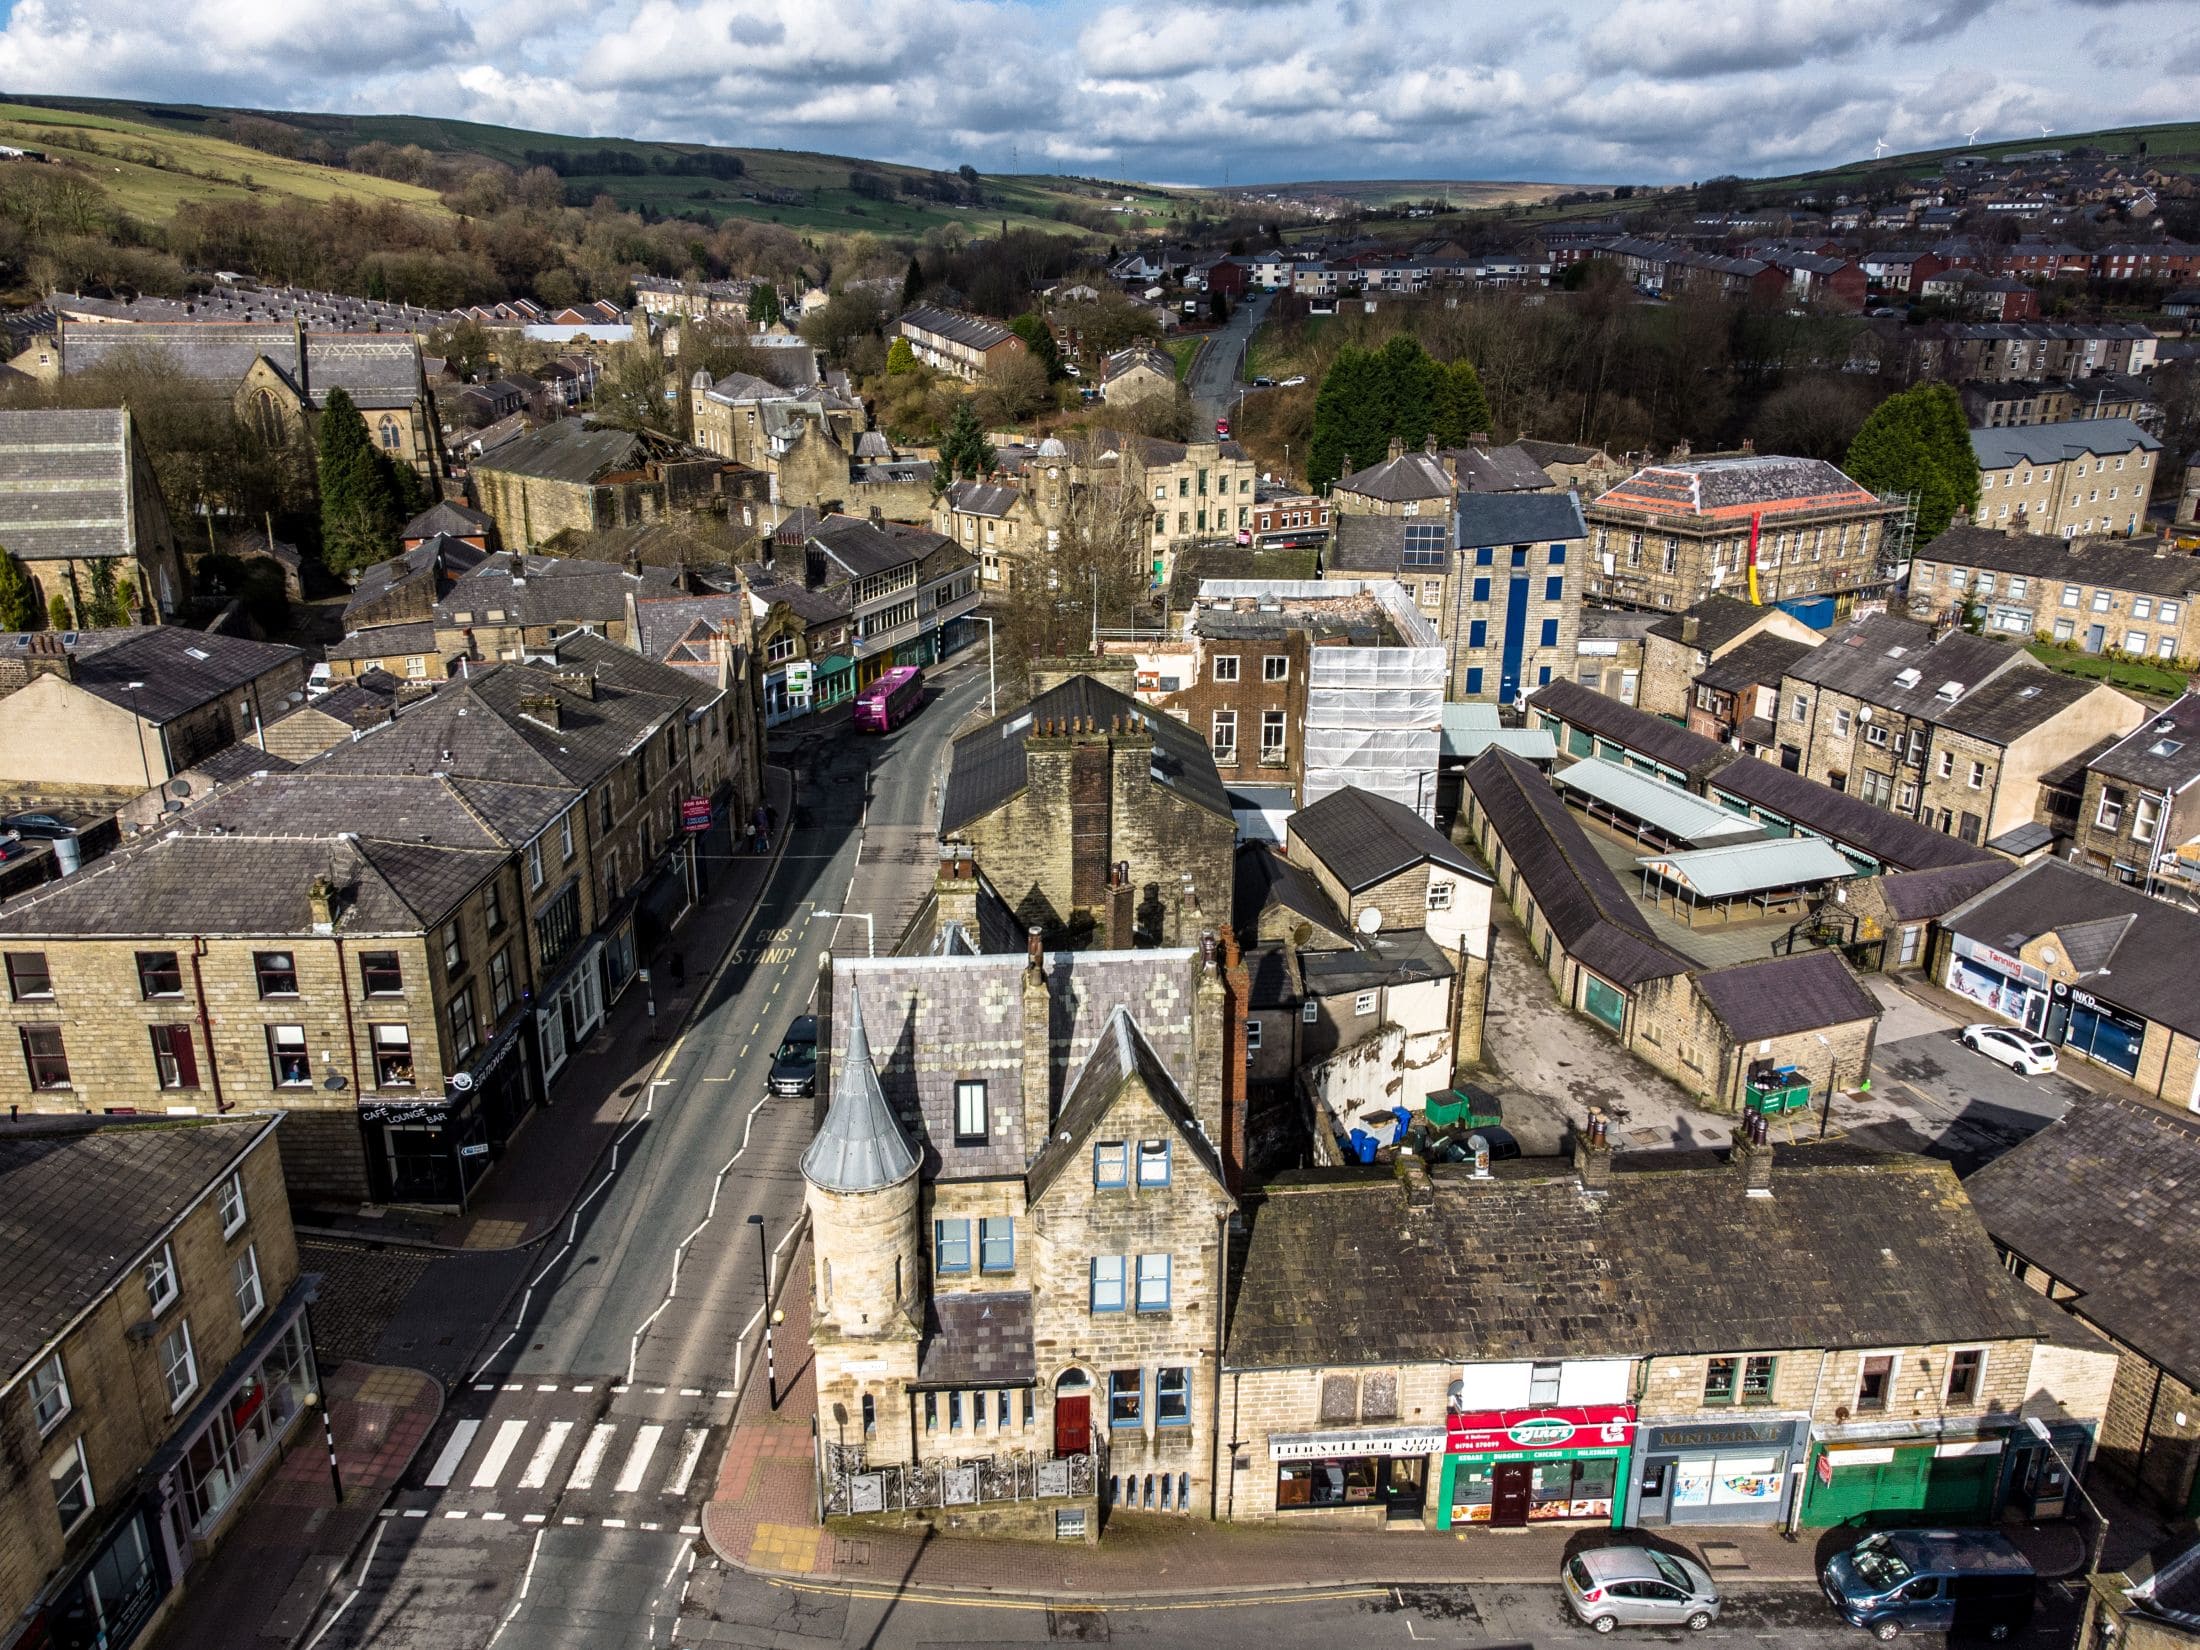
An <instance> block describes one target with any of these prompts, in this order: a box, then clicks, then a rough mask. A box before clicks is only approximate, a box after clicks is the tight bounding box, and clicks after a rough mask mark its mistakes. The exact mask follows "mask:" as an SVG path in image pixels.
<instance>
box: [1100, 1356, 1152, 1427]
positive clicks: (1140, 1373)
mask: <svg viewBox="0 0 2200 1650" xmlns="http://www.w3.org/2000/svg"><path fill="white" fill-rule="evenodd" d="M1145 1411H1146V1372H1145V1371H1144V1370H1142V1369H1111V1370H1109V1371H1108V1425H1109V1426H1110V1427H1135V1426H1136V1425H1138V1423H1139V1421H1140V1420H1142V1419H1143V1418H1144V1416H1145Z"/></svg>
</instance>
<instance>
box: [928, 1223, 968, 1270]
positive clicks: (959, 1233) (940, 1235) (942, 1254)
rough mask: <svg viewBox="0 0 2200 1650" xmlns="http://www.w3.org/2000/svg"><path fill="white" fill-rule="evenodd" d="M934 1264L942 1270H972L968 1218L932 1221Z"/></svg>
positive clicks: (935, 1267) (936, 1268)
mask: <svg viewBox="0 0 2200 1650" xmlns="http://www.w3.org/2000/svg"><path fill="white" fill-rule="evenodd" d="M932 1265H933V1268H934V1270H936V1271H941V1272H967V1271H969V1270H970V1222H969V1221H967V1220H935V1221H934V1222H932Z"/></svg>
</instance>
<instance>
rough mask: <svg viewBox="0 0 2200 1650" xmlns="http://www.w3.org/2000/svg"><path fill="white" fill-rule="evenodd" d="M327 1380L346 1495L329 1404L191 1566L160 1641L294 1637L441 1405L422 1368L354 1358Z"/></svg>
mask: <svg viewBox="0 0 2200 1650" xmlns="http://www.w3.org/2000/svg"><path fill="white" fill-rule="evenodd" d="M321 1390H322V1394H323V1396H324V1398H325V1400H326V1401H327V1403H328V1405H329V1414H330V1416H331V1418H332V1420H333V1424H334V1427H335V1432H336V1465H337V1471H338V1473H339V1474H340V1475H341V1477H342V1479H343V1484H344V1499H343V1501H342V1502H341V1503H339V1502H338V1501H337V1499H336V1489H335V1485H334V1484H333V1483H332V1482H331V1480H330V1477H329V1465H328V1450H327V1447H326V1445H325V1443H324V1441H323V1431H322V1426H321V1420H320V1416H319V1413H318V1411H317V1410H309V1411H307V1412H306V1414H305V1416H304V1418H303V1420H302V1421H301V1423H300V1425H299V1428H298V1433H297V1436H296V1438H295V1439H294V1440H293V1441H292V1443H291V1444H290V1446H289V1448H288V1451H287V1452H286V1453H285V1455H284V1457H283V1459H282V1461H281V1463H280V1464H279V1465H278V1466H277V1467H276V1468H275V1470H274V1471H273V1472H272V1473H270V1474H269V1475H268V1476H267V1477H266V1478H264V1479H263V1480H262V1481H261V1482H260V1484H259V1486H258V1488H257V1489H256V1490H255V1492H254V1494H253V1498H252V1503H251V1505H250V1506H248V1507H247V1508H246V1509H245V1511H244V1513H243V1515H242V1516H241V1517H239V1518H238V1520H237V1522H236V1523H235V1524H234V1525H232V1526H231V1527H230V1528H229V1529H228V1530H227V1531H226V1532H225V1533H224V1535H223V1536H222V1541H221V1545H220V1546H219V1547H218V1548H217V1549H216V1550H215V1553H214V1556H213V1557H212V1558H211V1559H209V1560H207V1561H205V1562H204V1563H202V1564H201V1565H200V1566H199V1567H198V1568H196V1569H194V1570H193V1571H191V1573H190V1575H189V1577H188V1581H187V1585H186V1588H185V1591H184V1594H183V1598H182V1600H181V1602H180V1603H179V1604H178V1605H177V1606H176V1608H175V1609H174V1611H173V1612H172V1613H171V1614H170V1615H169V1616H168V1618H167V1621H166V1623H165V1624H164V1625H163V1627H162V1629H161V1632H160V1637H159V1643H160V1645H161V1647H162V1650H235V1647H236V1646H238V1645H240V1644H250V1643H252V1642H253V1641H254V1640H255V1639H256V1638H260V1639H269V1640H274V1641H279V1642H281V1643H284V1644H293V1643H296V1642H297V1639H298V1637H299V1635H300V1634H301V1633H303V1632H304V1630H305V1628H306V1626H307V1624H308V1623H309V1622H310V1621H311V1620H312V1617H313V1612H314V1610H315V1608H316V1607H317V1606H318V1605H319V1603H320V1600H321V1595H322V1594H323V1593H324V1592H325V1591H326V1590H327V1588H328V1585H329V1583H330V1581H331V1580H333V1579H334V1578H335V1576H336V1575H337V1574H338V1572H339V1571H341V1570H342V1569H343V1568H344V1566H345V1565H346V1564H347V1563H348V1562H349V1560H350V1558H351V1556H352V1554H353V1553H354V1552H355V1551H356V1550H357V1548H358V1546H359V1544H360V1542H361V1541H363V1540H364V1539H366V1537H367V1533H368V1532H369V1531H370V1530H371V1529H373V1528H374V1527H375V1525H376V1524H377V1522H378V1519H377V1514H378V1513H379V1511H380V1509H381V1506H382V1500H383V1497H384V1496H385V1495H386V1494H387V1493H388V1492H389V1490H390V1488H391V1487H392V1486H393V1485H395V1484H396V1483H397V1481H398V1479H399V1478H401V1477H402V1476H403V1475H404V1472H405V1469H406V1468H407V1467H408V1466H410V1465H411V1463H412V1458H413V1456H414V1454H415V1453H416V1452H417V1451H418V1450H419V1448H420V1445H421V1442H422V1440H424V1439H425V1438H426V1437H427V1436H428V1434H429V1432H430V1430H431V1429H432V1428H433V1427H434V1425H435V1422H436V1417H437V1416H438V1415H440V1414H441V1413H442V1409H443V1387H442V1384H441V1383H440V1382H438V1381H437V1380H436V1379H435V1378H434V1377H433V1376H431V1375H427V1374H424V1373H423V1372H421V1371H420V1370H417V1369H394V1368H388V1367H385V1366H381V1365H376V1364H362V1363H352V1364H345V1365H343V1366H342V1367H340V1368H337V1369H333V1370H329V1371H327V1372H326V1373H325V1374H324V1376H323V1379H322V1382H321Z"/></svg>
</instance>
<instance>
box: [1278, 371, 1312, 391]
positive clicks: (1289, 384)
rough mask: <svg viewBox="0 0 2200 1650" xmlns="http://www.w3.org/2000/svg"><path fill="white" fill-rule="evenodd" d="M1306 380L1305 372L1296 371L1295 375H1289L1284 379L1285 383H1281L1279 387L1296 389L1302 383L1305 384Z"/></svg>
mask: <svg viewBox="0 0 2200 1650" xmlns="http://www.w3.org/2000/svg"><path fill="white" fill-rule="evenodd" d="M1305 382H1306V375H1305V374H1304V373H1295V374H1293V375H1292V376H1291V377H1289V378H1286V379H1285V380H1284V381H1283V383H1282V384H1281V385H1279V386H1278V388H1281V389H1286V390H1295V389H1297V388H1298V387H1299V386H1300V385H1301V384H1303V383H1305Z"/></svg>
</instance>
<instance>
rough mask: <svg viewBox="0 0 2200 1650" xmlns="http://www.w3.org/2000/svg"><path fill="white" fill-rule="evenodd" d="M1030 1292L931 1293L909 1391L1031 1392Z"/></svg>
mask: <svg viewBox="0 0 2200 1650" xmlns="http://www.w3.org/2000/svg"><path fill="white" fill-rule="evenodd" d="M1031 1323H1032V1309H1031V1291H1030V1290H1028V1289H986V1290H980V1291H973V1292H970V1293H963V1294H950V1295H943V1294H941V1293H940V1292H939V1291H938V1290H933V1291H931V1292H930V1294H929V1296H928V1298H927V1300H926V1304H925V1313H924V1339H923V1341H922V1342H920V1343H919V1345H918V1347H917V1378H916V1379H915V1380H914V1381H912V1382H911V1383H910V1386H911V1387H912V1389H916V1388H926V1387H929V1388H932V1389H934V1390H957V1391H962V1390H978V1393H979V1398H980V1399H981V1401H982V1400H983V1398H984V1395H985V1391H986V1390H990V1389H992V1388H995V1387H1018V1386H1031V1385H1033V1384H1034V1383H1035V1382H1037V1380H1038V1378H1039V1360H1038V1358H1037V1356H1036V1354H1035V1353H1034V1351H1033V1348H1032V1335H1031Z"/></svg>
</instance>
